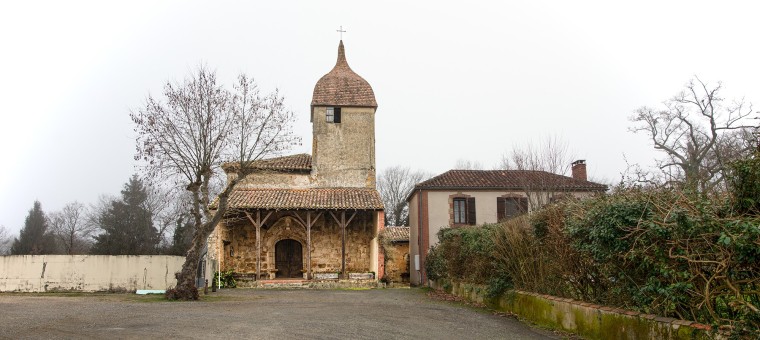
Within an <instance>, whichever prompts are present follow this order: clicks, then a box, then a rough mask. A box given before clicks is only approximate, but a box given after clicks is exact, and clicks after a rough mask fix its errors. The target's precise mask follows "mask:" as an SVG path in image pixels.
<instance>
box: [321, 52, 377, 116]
mask: <svg viewBox="0 0 760 340" xmlns="http://www.w3.org/2000/svg"><path fill="white" fill-rule="evenodd" d="M311 106H360V107H377V102H376V101H375V92H374V91H372V86H369V83H368V82H367V81H366V80H364V78H362V77H361V76H359V75H358V74H356V73H355V72H354V71H353V70H351V67H349V66H348V61H346V51H345V50H344V48H343V40H341V41H340V45H338V61H337V62H336V63H335V67H333V69H332V70H331V71H330V72H328V73H327V74H325V75H324V76H322V78H320V79H319V81H318V82H317V85H315V86H314V95H313V96H312V98H311Z"/></svg>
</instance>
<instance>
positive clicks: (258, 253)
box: [255, 211, 261, 281]
mask: <svg viewBox="0 0 760 340" xmlns="http://www.w3.org/2000/svg"><path fill="white" fill-rule="evenodd" d="M256 217H257V218H260V217H261V213H259V212H258V211H257V212H256ZM255 227H256V281H258V280H260V279H261V224H258V223H257V224H256V225H255Z"/></svg>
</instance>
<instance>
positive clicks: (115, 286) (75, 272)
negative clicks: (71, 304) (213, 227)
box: [0, 255, 185, 292]
mask: <svg viewBox="0 0 760 340" xmlns="http://www.w3.org/2000/svg"><path fill="white" fill-rule="evenodd" d="M184 261H185V258H184V257H182V256H165V255H122V256H108V255H17V256H0V292H45V291H84V292H94V291H106V290H109V289H111V290H126V291H135V290H138V289H167V288H170V287H173V286H174V285H175V284H176V283H177V281H176V279H175V278H174V273H175V272H178V271H180V269H182V263H184Z"/></svg>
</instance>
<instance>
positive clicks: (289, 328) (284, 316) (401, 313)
mask: <svg viewBox="0 0 760 340" xmlns="http://www.w3.org/2000/svg"><path fill="white" fill-rule="evenodd" d="M0 338H13V339H18V338H79V339H81V338H197V339H201V338H206V339H208V338H251V339H273V338H278V339H296V338H300V339H303V338H306V339H378V338H385V339H551V338H556V336H554V335H553V334H552V333H550V332H547V331H543V330H537V329H533V328H531V327H529V326H527V325H525V324H523V323H521V322H519V321H517V320H514V319H512V318H509V317H502V316H497V315H492V314H491V313H488V312H485V311H483V310H478V309H474V308H470V307H466V306H463V305H461V304H456V303H450V302H445V301H438V300H433V299H431V298H429V297H428V296H426V295H425V292H424V291H422V290H420V289H373V290H251V289H228V290H223V291H221V292H218V293H212V294H211V295H209V296H208V297H207V298H205V299H204V300H203V301H200V302H167V301H164V300H162V299H161V297H158V296H136V295H129V294H74V295H51V294H38V295H32V294H0Z"/></svg>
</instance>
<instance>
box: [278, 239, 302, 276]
mask: <svg viewBox="0 0 760 340" xmlns="http://www.w3.org/2000/svg"><path fill="white" fill-rule="evenodd" d="M274 257H275V264H274V265H275V268H277V277H283V278H287V277H303V273H302V272H301V270H302V269H303V257H302V252H301V243H299V242H298V241H296V240H290V239H287V240H282V241H280V242H277V244H275V246H274Z"/></svg>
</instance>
